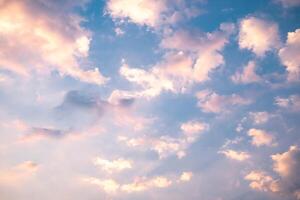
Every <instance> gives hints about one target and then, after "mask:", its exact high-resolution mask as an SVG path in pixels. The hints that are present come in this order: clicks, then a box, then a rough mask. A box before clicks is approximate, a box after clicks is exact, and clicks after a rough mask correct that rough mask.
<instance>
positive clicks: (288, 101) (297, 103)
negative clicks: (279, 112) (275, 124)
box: [275, 95, 300, 112]
mask: <svg viewBox="0 0 300 200" xmlns="http://www.w3.org/2000/svg"><path fill="white" fill-rule="evenodd" d="M275 105H277V106H279V107H281V108H285V109H287V110H289V111H292V112H297V111H299V110H300V96H299V95H290V96H288V97H287V98H284V97H275Z"/></svg>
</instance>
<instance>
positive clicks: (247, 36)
mask: <svg viewBox="0 0 300 200" xmlns="http://www.w3.org/2000/svg"><path fill="white" fill-rule="evenodd" d="M279 44H280V40H279V33H278V25H277V24H276V23H274V22H270V21H266V20H263V19H260V18H257V17H253V16H252V17H247V18H244V19H243V20H242V21H241V22H240V32H239V46H240V48H242V49H249V50H251V51H253V52H254V53H255V54H256V55H257V56H264V54H265V53H266V52H267V51H272V50H274V49H277V48H278V47H279Z"/></svg>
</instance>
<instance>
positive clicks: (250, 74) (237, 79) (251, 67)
mask: <svg viewBox="0 0 300 200" xmlns="http://www.w3.org/2000/svg"><path fill="white" fill-rule="evenodd" d="M256 68H257V66H256V63H255V62H254V61H249V62H248V64H247V65H246V66H245V67H244V69H243V71H237V72H236V73H235V74H234V75H232V76H231V80H232V81H233V82H234V83H237V84H238V83H242V84H249V83H255V82H261V81H262V79H261V77H260V76H259V75H257V74H256V71H255V70H256Z"/></svg>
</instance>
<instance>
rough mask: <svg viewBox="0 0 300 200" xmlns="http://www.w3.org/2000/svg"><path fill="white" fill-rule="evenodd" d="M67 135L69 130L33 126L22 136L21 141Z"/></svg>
mask: <svg viewBox="0 0 300 200" xmlns="http://www.w3.org/2000/svg"><path fill="white" fill-rule="evenodd" d="M66 135H67V132H65V131H62V130H58V129H51V128H40V127H39V128H31V129H30V130H29V131H27V133H26V134H25V135H23V136H22V137H21V138H20V141H21V142H34V141H38V140H41V139H47V138H62V137H64V136H66Z"/></svg>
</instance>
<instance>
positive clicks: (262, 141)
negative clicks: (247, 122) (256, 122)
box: [248, 128, 275, 147]
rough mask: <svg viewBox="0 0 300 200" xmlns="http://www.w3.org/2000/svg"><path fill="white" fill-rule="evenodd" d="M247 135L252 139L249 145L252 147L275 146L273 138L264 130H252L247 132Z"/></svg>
mask: <svg viewBox="0 0 300 200" xmlns="http://www.w3.org/2000/svg"><path fill="white" fill-rule="evenodd" d="M248 135H249V136H250V137H252V141H251V143H252V145H254V146H257V147H260V146H264V145H265V146H272V145H274V144H275V143H274V140H275V138H274V137H273V136H272V135H271V134H270V133H267V132H266V131H264V130H261V129H255V128H252V129H250V130H249V131H248Z"/></svg>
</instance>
